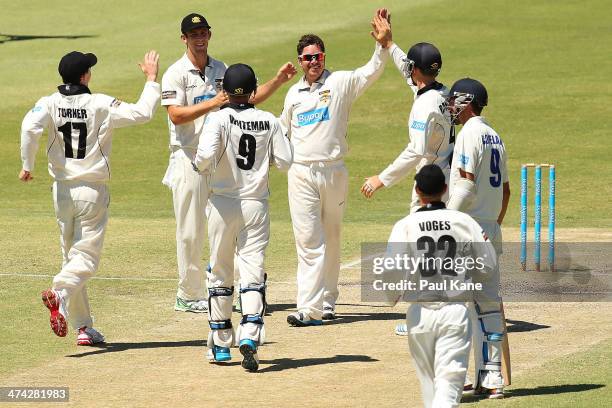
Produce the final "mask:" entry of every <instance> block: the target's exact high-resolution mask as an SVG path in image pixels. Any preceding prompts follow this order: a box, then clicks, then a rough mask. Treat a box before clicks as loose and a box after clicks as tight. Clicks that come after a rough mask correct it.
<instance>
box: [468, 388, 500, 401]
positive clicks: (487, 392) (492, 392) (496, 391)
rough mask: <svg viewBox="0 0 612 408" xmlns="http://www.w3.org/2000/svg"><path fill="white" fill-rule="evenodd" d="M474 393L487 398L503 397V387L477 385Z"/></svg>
mask: <svg viewBox="0 0 612 408" xmlns="http://www.w3.org/2000/svg"><path fill="white" fill-rule="evenodd" d="M474 395H475V396H481V397H487V398H488V399H501V398H504V389H503V388H484V387H478V388H477V389H476V390H474Z"/></svg>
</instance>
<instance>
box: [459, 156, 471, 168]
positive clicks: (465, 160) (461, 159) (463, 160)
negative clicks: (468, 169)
mask: <svg viewBox="0 0 612 408" xmlns="http://www.w3.org/2000/svg"><path fill="white" fill-rule="evenodd" d="M469 162H470V158H469V157H467V156H466V155H465V154H460V155H459V163H461V164H462V165H464V166H467V164H468V163H469Z"/></svg>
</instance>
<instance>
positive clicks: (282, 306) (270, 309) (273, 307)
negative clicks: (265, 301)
mask: <svg viewBox="0 0 612 408" xmlns="http://www.w3.org/2000/svg"><path fill="white" fill-rule="evenodd" d="M296 307H297V305H296V304H295V303H272V304H269V305H268V306H267V307H266V314H272V313H274V312H283V311H285V310H295V309H296Z"/></svg>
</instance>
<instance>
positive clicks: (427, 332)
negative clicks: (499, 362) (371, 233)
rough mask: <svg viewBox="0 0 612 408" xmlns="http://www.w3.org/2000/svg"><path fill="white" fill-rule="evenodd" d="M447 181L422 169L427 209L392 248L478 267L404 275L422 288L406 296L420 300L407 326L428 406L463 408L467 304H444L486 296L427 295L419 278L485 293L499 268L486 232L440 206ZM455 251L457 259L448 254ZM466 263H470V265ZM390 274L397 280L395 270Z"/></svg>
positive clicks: (420, 190) (394, 296) (400, 226)
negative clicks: (450, 299)
mask: <svg viewBox="0 0 612 408" xmlns="http://www.w3.org/2000/svg"><path fill="white" fill-rule="evenodd" d="M445 178H446V176H445V174H444V173H443V172H442V170H441V169H440V168H439V167H438V166H437V165H426V166H424V167H423V168H422V169H421V170H420V172H419V173H418V174H417V176H416V177H415V180H416V191H417V194H418V195H419V199H420V200H421V202H422V203H423V206H422V207H420V208H419V209H417V211H415V212H413V213H412V214H410V215H408V216H407V217H405V218H403V219H402V220H400V221H398V222H397V223H396V224H395V226H394V228H393V231H392V232H391V236H390V237H389V245H388V252H389V253H388V256H390V257H394V256H395V255H397V254H408V255H409V256H410V257H411V258H413V259H419V258H422V257H424V256H433V258H436V257H440V258H443V257H447V256H451V257H452V258H454V259H455V260H458V259H459V258H463V259H464V260H465V259H471V260H473V261H474V262H473V265H478V267H474V268H473V269H471V270H469V276H468V271H467V270H466V269H464V270H460V269H459V268H457V267H455V268H454V269H450V270H436V269H435V268H434V271H433V272H434V273H433V275H432V274H431V269H430V270H429V271H428V272H429V273H427V274H425V273H424V270H423V266H420V267H419V270H418V271H414V270H409V271H405V272H406V273H409V274H410V275H405V274H402V275H403V276H408V277H409V278H408V280H413V279H417V281H416V282H419V283H418V285H417V286H415V287H416V288H418V289H415V291H414V292H416V293H414V292H413V293H410V294H408V295H407V296H406V297H407V298H408V299H412V301H415V300H416V301H417V302H416V303H412V304H411V305H410V307H409V308H408V312H407V314H406V324H407V335H408V345H409V347H410V353H411V354H412V358H413V361H414V364H415V367H416V371H417V375H418V377H419V381H420V383H421V393H422V398H423V403H424V406H425V407H426V408H429V407H436V408H438V407H458V406H459V402H460V400H461V396H462V391H463V383H464V380H465V376H466V373H467V366H468V359H469V353H470V342H471V331H472V327H471V323H470V319H469V313H468V308H467V306H466V304H465V302H464V301H455V302H447V301H442V300H443V299H444V300H445V299H447V297H446V296H450V295H451V294H452V295H453V296H455V297H456V298H457V299H464V300H465V299H466V298H471V297H472V296H484V295H482V294H479V293H470V291H469V290H465V292H466V293H463V294H462V293H459V292H461V291H455V292H454V293H452V291H447V290H446V289H443V290H440V291H437V290H436V291H428V290H426V289H422V286H421V284H420V282H421V280H425V281H427V282H430V281H431V282H433V281H439V282H443V281H447V282H450V280H455V281H456V282H457V283H466V282H471V283H476V282H480V283H481V284H483V289H482V292H483V293H486V295H491V294H492V293H497V279H495V276H493V274H494V271H495V270H496V268H495V263H496V255H495V250H494V248H493V246H492V245H491V243H490V242H489V241H488V240H487V238H486V236H485V235H484V232H483V231H482V228H480V226H479V225H478V223H476V221H474V220H473V219H472V218H471V217H470V216H469V215H467V214H465V213H462V212H459V211H454V210H448V209H446V208H445V205H444V203H443V202H442V196H443V195H444V193H445V191H446V184H445ZM452 252H454V253H453V255H449V253H452ZM434 254H435V255H434ZM430 259H431V258H430ZM457 265H459V263H457ZM463 265H467V262H466V263H464V264H463ZM428 268H430V267H428ZM391 275H395V276H396V277H398V275H397V272H396V271H394V272H393V273H391ZM387 279H389V278H387ZM385 280H386V279H385ZM447 287H451V286H450V285H449V286H447ZM474 292H478V290H477V289H476V290H474ZM385 295H387V297H388V298H389V300H390V301H391V303H393V304H395V303H396V302H397V301H398V300H399V298H400V297H401V293H400V294H398V293H397V292H396V291H394V292H391V291H389V292H388V293H385ZM494 296H495V295H494Z"/></svg>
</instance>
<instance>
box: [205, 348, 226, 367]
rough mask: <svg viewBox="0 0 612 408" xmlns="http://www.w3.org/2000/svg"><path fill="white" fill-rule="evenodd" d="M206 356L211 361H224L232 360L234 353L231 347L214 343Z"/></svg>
mask: <svg viewBox="0 0 612 408" xmlns="http://www.w3.org/2000/svg"><path fill="white" fill-rule="evenodd" d="M206 358H208V361H209V362H211V363H222V362H224V361H230V360H231V359H232V355H231V353H230V349H229V347H221V346H215V345H214V344H213V346H212V348H209V349H208V352H207V353H206Z"/></svg>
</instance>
